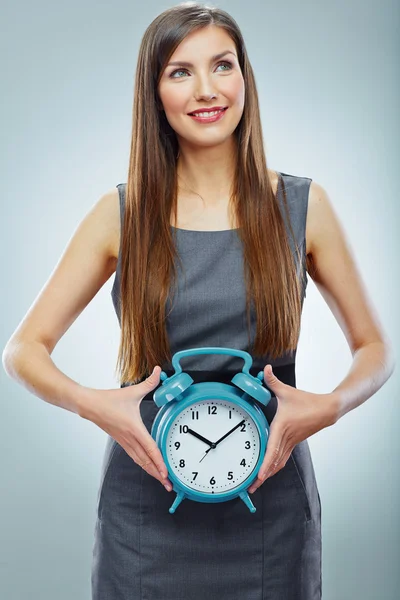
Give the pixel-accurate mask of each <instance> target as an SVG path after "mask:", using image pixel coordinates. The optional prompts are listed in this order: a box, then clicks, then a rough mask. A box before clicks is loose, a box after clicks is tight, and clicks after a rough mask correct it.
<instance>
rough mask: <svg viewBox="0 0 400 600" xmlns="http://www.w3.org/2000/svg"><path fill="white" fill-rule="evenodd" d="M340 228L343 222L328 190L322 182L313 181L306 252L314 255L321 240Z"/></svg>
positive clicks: (308, 211)
mask: <svg viewBox="0 0 400 600" xmlns="http://www.w3.org/2000/svg"><path fill="white" fill-rule="evenodd" d="M340 229H341V224H340V221H339V218H338V216H337V214H336V212H335V209H334V207H333V203H332V201H331V198H330V196H329V194H328V192H327V190H326V189H325V188H324V187H323V186H322V185H321V184H320V183H317V182H316V181H311V184H310V189H309V193H308V209H307V223H306V242H307V252H306V253H307V254H311V255H313V254H314V253H315V252H316V251H317V248H318V247H319V245H320V244H321V241H323V240H324V239H327V238H328V237H329V234H330V232H332V230H340Z"/></svg>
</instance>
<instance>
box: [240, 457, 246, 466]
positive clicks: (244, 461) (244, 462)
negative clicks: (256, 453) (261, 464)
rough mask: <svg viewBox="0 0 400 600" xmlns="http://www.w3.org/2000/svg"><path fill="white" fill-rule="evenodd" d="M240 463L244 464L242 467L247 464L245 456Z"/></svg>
mask: <svg viewBox="0 0 400 600" xmlns="http://www.w3.org/2000/svg"><path fill="white" fill-rule="evenodd" d="M240 464H241V465H242V467H245V466H246V460H245V459H244V458H242V460H241V461H240Z"/></svg>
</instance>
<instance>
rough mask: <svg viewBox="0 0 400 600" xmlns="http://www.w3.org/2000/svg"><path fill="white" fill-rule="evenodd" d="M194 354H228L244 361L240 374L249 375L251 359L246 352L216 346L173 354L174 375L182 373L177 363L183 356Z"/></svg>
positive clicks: (190, 349)
mask: <svg viewBox="0 0 400 600" xmlns="http://www.w3.org/2000/svg"><path fill="white" fill-rule="evenodd" d="M196 354H229V355H230V356H238V357H239V358H243V360H244V365H243V369H242V372H243V373H246V374H247V375H250V367H251V365H252V364H253V359H252V357H251V355H250V354H249V353H248V352H246V351H245V350H236V348H220V347H218V346H206V347H204V348H189V349H187V350H180V351H179V352H175V354H174V356H173V357H172V366H173V368H174V369H175V373H176V374H178V373H182V367H181V365H180V362H179V361H180V360H181V358H184V357H185V356H194V355H196Z"/></svg>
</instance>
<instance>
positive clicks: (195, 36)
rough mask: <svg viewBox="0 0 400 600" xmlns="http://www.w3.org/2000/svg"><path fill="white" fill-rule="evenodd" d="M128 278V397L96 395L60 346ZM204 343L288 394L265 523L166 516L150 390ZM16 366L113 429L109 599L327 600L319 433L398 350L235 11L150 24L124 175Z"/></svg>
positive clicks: (229, 365) (378, 379)
mask: <svg viewBox="0 0 400 600" xmlns="http://www.w3.org/2000/svg"><path fill="white" fill-rule="evenodd" d="M209 111H211V112H212V113H214V112H215V115H214V116H215V118H214V119H213V118H212V117H210V116H208V117H207V115H205V114H204V113H206V112H209ZM194 113H197V117H196V116H194ZM199 114H200V116H199ZM175 259H178V260H179V263H180V267H181V270H178V269H177V266H176V264H175ZM114 272H115V279H114V285H113V289H112V299H113V302H114V306H115V310H116V312H117V315H118V318H119V321H120V325H121V343H120V348H119V354H118V366H119V377H120V381H121V389H118V390H115V389H112V390H94V389H90V388H85V387H83V386H81V385H79V384H77V383H76V382H74V381H73V380H71V379H70V378H68V377H67V376H65V375H64V374H63V373H62V372H61V371H59V370H58V369H57V368H56V367H55V365H54V363H53V362H52V360H51V358H50V354H51V353H52V351H53V349H54V347H55V345H56V344H57V342H58V341H59V340H60V339H61V337H62V335H63V334H64V333H65V332H66V331H67V329H68V328H69V327H70V326H71V324H72V323H73V321H74V320H75V319H76V318H77V316H78V315H79V314H80V313H81V312H82V310H83V309H84V308H85V307H86V306H87V304H88V303H89V302H90V300H91V299H92V298H93V297H94V296H95V294H96V293H97V291H98V290H99V289H100V288H101V287H102V286H103V284H104V283H105V282H106V281H107V280H108V279H109V277H110V276H111V275H112V274H113V273H114ZM307 272H308V273H309V275H310V276H311V277H312V278H313V280H314V281H315V283H316V284H317V285H318V288H319V289H320V291H321V293H322V294H323V295H324V298H325V299H326V301H327V303H328V305H329V307H330V308H331V310H332V312H333V313H334V315H335V317H336V319H337V320H338V322H339V324H340V325H341V327H342V329H343V331H344V332H345V334H346V337H347V340H348V343H349V347H350V349H351V351H352V353H353V356H354V361H353V364H352V367H351V370H350V372H349V374H348V375H347V376H346V378H345V379H344V380H343V381H342V382H341V383H340V384H339V385H338V386H337V387H336V388H335V390H333V391H332V392H331V393H325V394H314V393H309V392H306V391H301V390H297V389H296V382H295V357H296V347H297V341H298V337H299V332H300V320H301V311H302V305H303V300H304V297H305V291H306V285H307V276H306V273H307ZM170 292H171V296H170ZM175 294H176V296H175ZM32 341H34V342H35V344H32ZM202 346H224V347H232V348H238V349H241V350H246V351H249V353H250V354H251V355H252V357H253V366H252V369H251V373H252V374H253V375H256V374H257V373H258V372H259V370H260V369H263V370H264V382H265V385H266V386H267V387H268V388H269V389H270V391H271V393H272V395H273V397H272V400H271V402H270V403H269V405H268V407H266V408H265V409H264V411H265V415H266V417H267V419H268V421H269V423H270V438H269V441H268V447H267V451H266V454H265V457H264V461H263V464H262V466H261V468H260V471H259V473H258V477H257V480H256V481H255V483H253V484H252V486H251V487H250V489H249V491H250V492H252V493H253V496H252V501H253V503H254V505H255V506H256V509H257V511H256V513H254V514H252V513H250V512H249V511H248V510H246V508H245V507H244V505H243V503H242V501H241V500H240V499H239V498H237V499H234V500H231V501H229V502H223V503H217V504H207V503H197V502H192V501H189V500H186V501H185V502H183V503H182V504H181V505H180V506H179V508H178V510H177V511H176V513H174V514H170V513H169V512H168V509H169V507H170V506H171V504H172V500H173V498H172V495H171V494H169V493H168V491H165V490H164V489H163V488H162V487H160V485H159V484H160V483H162V484H163V485H165V486H167V489H168V485H169V484H170V481H169V479H168V475H167V472H166V465H165V463H164V461H163V458H162V455H161V453H160V451H159V449H158V448H157V445H156V443H155V441H154V440H153V439H152V437H151V435H150V431H151V426H152V423H153V421H154V418H155V415H156V413H157V410H158V409H157V407H156V405H155V404H154V402H153V393H154V391H155V389H156V388H157V386H159V385H160V383H161V382H160V373H161V369H163V370H164V371H165V372H166V373H167V374H168V375H170V374H172V372H173V371H172V369H171V357H172V355H173V354H174V353H175V352H176V351H177V350H181V349H184V348H193V347H202ZM190 359H191V360H188V359H187V362H186V363H185V371H186V372H189V373H190V374H191V375H192V377H193V379H194V380H195V381H207V380H214V381H216V380H218V381H222V382H230V380H231V377H232V374H234V373H237V372H238V371H240V370H241V368H242V364H241V361H240V360H239V359H238V358H234V357H228V356H226V355H216V356H210V355H202V356H195V357H190ZM4 364H5V366H6V368H7V372H8V373H9V374H10V375H11V376H14V377H15V378H16V379H18V381H20V382H22V383H23V384H25V385H26V386H27V387H29V389H31V390H32V391H33V393H35V394H36V395H37V396H39V397H41V398H43V399H44V400H45V401H47V402H50V403H52V404H56V405H58V406H60V407H62V408H65V409H67V410H70V411H73V412H76V413H78V414H79V415H80V416H82V417H83V418H85V419H90V420H91V421H92V422H94V423H96V424H97V425H98V426H99V427H101V428H102V429H103V430H104V431H106V432H107V433H108V434H109V437H108V440H107V447H106V453H105V457H104V466H103V473H102V480H101V485H100V489H99V498H98V511H97V520H96V529H95V540H94V547H93V570H92V598H93V599H94V600H128V598H129V599H133V598H135V599H136V598H137V599H138V600H139V599H144V598H146V599H149V600H150V599H151V600H172V599H174V600H186V599H187V598H192V599H193V600H203V599H204V598H208V599H209V600H217V599H218V600H222V599H228V598H229V599H232V600H261V599H268V600H278V599H279V600H280V599H283V598H284V599H285V600H317V599H320V598H321V506H320V498H319V494H318V488H317V483H316V479H315V473H314V469H313V464H312V460H311V456H310V451H309V447H308V443H307V438H308V437H309V436H311V435H313V434H314V433H316V432H317V431H320V430H321V429H323V428H324V427H329V426H331V425H333V424H334V423H335V422H336V421H337V420H338V419H339V418H340V417H341V416H343V415H344V414H345V413H347V412H348V411H350V410H352V409H354V408H356V407H357V406H358V405H360V404H361V403H362V402H364V401H365V400H366V399H367V398H369V397H370V396H372V395H373V394H374V393H375V392H376V391H377V390H378V389H380V387H382V385H383V384H384V383H385V381H386V380H387V379H388V378H389V377H390V375H391V373H392V371H393V368H394V366H393V358H392V354H391V349H390V344H389V342H388V340H387V338H386V336H385V334H384V332H383V330H382V328H381V326H380V324H379V323H378V320H377V317H376V315H374V314H373V312H372V309H371V308H370V301H369V299H368V297H367V295H366V292H365V290H364V288H363V285H362V281H361V279H360V276H359V274H358V272H357V270H356V267H355V265H354V262H353V260H352V258H351V254H350V251H349V248H348V246H347V244H346V241H345V239H344V236H343V233H342V230H341V227H340V224H339V222H338V220H337V218H336V216H335V214H334V211H333V209H332V206H331V203H330V201H329V198H328V195H327V193H326V192H325V190H324V189H323V187H322V186H320V185H318V184H317V183H315V182H313V181H312V180H311V179H310V178H307V177H298V176H294V175H289V174H286V173H279V172H278V173H276V172H274V171H272V170H271V169H268V168H267V166H266V159H265V154H264V149H263V140H262V130H261V121H260V114H259V106H258V97H257V91H256V84H255V79H254V75H253V71H252V69H251V66H250V63H249V59H248V57H247V53H246V49H245V45H244V41H243V38H242V36H241V33H240V31H239V28H238V26H237V24H236V22H235V21H234V20H233V19H232V17H230V16H229V15H228V14H227V13H226V12H225V11H223V10H220V9H217V8H207V7H205V6H203V5H200V4H195V3H191V4H186V5H185V4H182V5H178V6H176V7H173V8H171V9H168V10H166V11H165V12H163V13H162V14H160V15H159V16H158V17H157V18H156V19H155V20H154V21H153V22H152V23H151V24H150V26H149V27H148V29H147V30H146V32H145V35H144V37H143V39H142V43H141V47H140V52H139V61H138V66H137V73H136V87H135V97H134V112H133V130H132V145H131V155H130V163H129V173H128V178H127V183H126V185H125V184H119V185H118V186H117V188H115V189H113V190H111V191H109V192H108V193H106V194H104V196H102V197H101V198H100V199H99V201H98V202H97V204H96V205H95V206H94V208H93V209H92V211H90V213H89V214H88V215H87V216H86V217H85V219H84V220H83V222H82V224H81V225H80V227H79V228H78V229H77V231H76V233H75V234H74V236H73V238H72V240H71V242H70V244H69V246H68V248H67V250H66V252H65V255H64V256H63V259H62V260H61V261H60V263H59V264H58V266H57V268H56V269H55V271H54V273H53V274H52V276H51V278H50V280H49V282H48V284H47V286H46V287H45V289H44V290H43V291H42V292H41V294H40V295H39V297H38V299H37V301H36V302H35V304H34V306H33V308H32V309H31V310H30V311H29V313H28V314H27V315H26V317H25V319H24V320H23V322H22V323H21V324H20V326H19V327H18V329H17V330H16V332H15V333H14V334H13V336H12V338H11V339H10V340H9V342H8V344H7V348H6V350H5V353H4ZM271 367H272V369H271ZM151 372H152V374H151V375H149V373H151Z"/></svg>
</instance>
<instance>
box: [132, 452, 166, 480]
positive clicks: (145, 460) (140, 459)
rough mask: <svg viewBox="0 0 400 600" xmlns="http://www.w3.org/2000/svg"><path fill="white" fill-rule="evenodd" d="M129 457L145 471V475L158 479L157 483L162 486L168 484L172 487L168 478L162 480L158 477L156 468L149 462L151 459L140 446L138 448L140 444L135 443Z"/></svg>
mask: <svg viewBox="0 0 400 600" xmlns="http://www.w3.org/2000/svg"><path fill="white" fill-rule="evenodd" d="M130 456H131V458H132V459H133V460H134V461H135V463H136V464H137V465H138V466H139V467H141V468H142V469H143V470H144V471H146V473H148V474H149V475H151V476H152V477H154V478H155V479H158V481H159V482H160V483H162V484H163V485H164V486H165V485H166V484H169V485H170V486H171V487H172V485H171V482H170V480H169V479H168V477H165V478H162V477H161V476H160V473H159V471H158V468H157V467H156V465H155V464H154V462H153V461H152V460H151V458H150V457H149V455H148V454H147V452H146V451H145V449H144V448H143V447H142V446H140V444H138V443H137V444H136V446H135V449H132V448H131V452H130Z"/></svg>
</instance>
